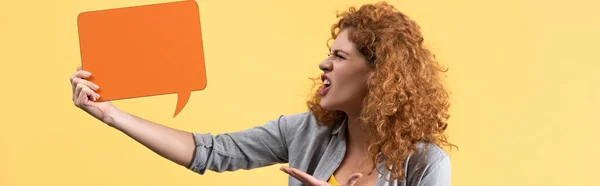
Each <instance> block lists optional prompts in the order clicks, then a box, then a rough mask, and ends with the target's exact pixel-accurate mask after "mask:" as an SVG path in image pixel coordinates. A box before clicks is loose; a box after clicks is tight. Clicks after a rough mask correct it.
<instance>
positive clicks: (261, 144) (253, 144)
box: [188, 114, 303, 174]
mask: <svg viewBox="0 0 600 186" xmlns="http://www.w3.org/2000/svg"><path fill="white" fill-rule="evenodd" d="M302 120H303V115H302V114H295V115H288V116H280V117H279V118H277V119H275V120H271V121H268V122H267V123H266V124H264V125H262V126H257V127H253V128H250V129H246V130H243V131H239V132H233V133H224V134H218V135H212V134H210V133H203V134H200V133H193V136H194V141H195V145H196V149H195V152H194V156H193V158H192V163H191V165H190V166H189V167H188V169H190V170H192V171H194V172H197V173H199V174H204V173H205V171H206V170H212V171H215V172H223V171H235V170H238V169H246V170H248V169H253V168H258V167H264V166H269V165H273V164H277V163H287V162H288V148H287V147H288V144H289V143H291V140H293V139H294V136H293V135H295V134H296V132H295V130H296V129H297V127H298V126H299V125H301V124H302Z"/></svg>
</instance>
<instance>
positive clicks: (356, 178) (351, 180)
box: [344, 173, 363, 186]
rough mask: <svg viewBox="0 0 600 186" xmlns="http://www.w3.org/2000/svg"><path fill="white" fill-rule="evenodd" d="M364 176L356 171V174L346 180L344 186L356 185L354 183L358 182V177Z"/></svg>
mask: <svg viewBox="0 0 600 186" xmlns="http://www.w3.org/2000/svg"><path fill="white" fill-rule="evenodd" d="M362 176H363V175H362V174H361V173H354V174H352V175H350V178H349V179H348V181H347V182H346V184H345V185H344V186H354V184H356V182H357V181H358V179H360V178H361V177H362Z"/></svg>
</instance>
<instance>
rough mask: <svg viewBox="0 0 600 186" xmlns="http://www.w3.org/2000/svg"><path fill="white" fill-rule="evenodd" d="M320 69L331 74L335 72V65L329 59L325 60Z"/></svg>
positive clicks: (320, 64)
mask: <svg viewBox="0 0 600 186" xmlns="http://www.w3.org/2000/svg"><path fill="white" fill-rule="evenodd" d="M319 69H321V70H322V71H323V72H330V71H332V70H333V64H332V63H331V61H329V60H327V59H326V60H323V61H322V62H321V63H319Z"/></svg>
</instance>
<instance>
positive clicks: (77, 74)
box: [69, 70, 92, 89]
mask: <svg viewBox="0 0 600 186" xmlns="http://www.w3.org/2000/svg"><path fill="white" fill-rule="evenodd" d="M91 75H92V73H90V72H88V71H85V70H78V71H77V72H75V73H73V75H71V77H70V78H69V80H71V86H72V87H73V89H75V86H77V82H78V81H79V79H84V78H88V77H90V76H91Z"/></svg>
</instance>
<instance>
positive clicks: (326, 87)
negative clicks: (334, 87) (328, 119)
mask: <svg viewBox="0 0 600 186" xmlns="http://www.w3.org/2000/svg"><path fill="white" fill-rule="evenodd" d="M321 81H323V86H322V87H321V88H320V89H319V94H321V96H325V95H326V94H327V92H328V91H329V87H331V81H330V80H329V78H328V77H327V76H325V74H323V75H322V76H321Z"/></svg>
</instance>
